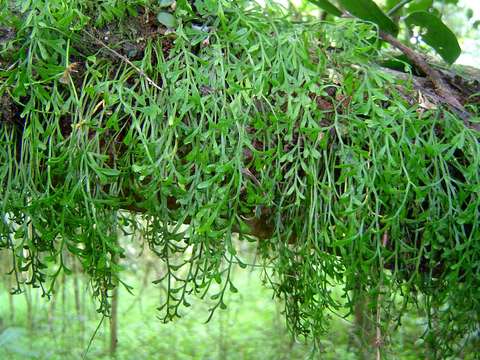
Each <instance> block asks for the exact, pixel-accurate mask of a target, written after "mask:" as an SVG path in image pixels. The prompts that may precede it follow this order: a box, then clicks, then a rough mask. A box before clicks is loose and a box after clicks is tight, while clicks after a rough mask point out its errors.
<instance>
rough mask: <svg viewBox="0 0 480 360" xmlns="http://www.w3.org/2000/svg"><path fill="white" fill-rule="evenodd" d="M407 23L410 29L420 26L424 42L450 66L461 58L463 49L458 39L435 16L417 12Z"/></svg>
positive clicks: (408, 18)
mask: <svg viewBox="0 0 480 360" xmlns="http://www.w3.org/2000/svg"><path fill="white" fill-rule="evenodd" d="M405 23H406V24H407V26H408V27H409V28H410V29H412V28H414V27H415V26H419V27H420V29H421V30H420V35H421V36H422V40H423V41H424V42H425V43H427V44H428V45H430V46H431V47H432V48H434V49H435V51H436V52H437V53H438V54H439V55H440V56H441V57H442V58H443V59H444V60H445V61H446V62H448V63H449V64H453V63H454V62H455V60H457V58H458V57H459V56H460V53H461V52H462V49H460V45H458V41H457V37H456V36H455V34H454V33H453V32H452V31H451V30H450V29H449V28H448V27H447V26H446V25H445V24H444V23H443V22H442V20H440V19H439V18H438V17H436V16H435V15H432V14H430V13H428V12H426V11H417V12H414V13H411V14H410V15H408V16H407V18H406V19H405Z"/></svg>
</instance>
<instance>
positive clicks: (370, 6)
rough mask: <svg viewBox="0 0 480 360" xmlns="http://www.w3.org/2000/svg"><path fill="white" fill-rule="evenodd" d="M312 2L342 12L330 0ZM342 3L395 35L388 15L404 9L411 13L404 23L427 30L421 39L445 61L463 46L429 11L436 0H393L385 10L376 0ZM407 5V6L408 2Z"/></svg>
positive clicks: (452, 58) (341, 0) (342, 0)
mask: <svg viewBox="0 0 480 360" xmlns="http://www.w3.org/2000/svg"><path fill="white" fill-rule="evenodd" d="M310 1H311V2H312V3H314V4H315V5H317V6H319V7H320V8H322V9H324V10H325V11H327V12H328V13H329V14H331V15H334V16H341V14H342V12H341V11H340V10H339V9H337V8H336V7H335V6H334V5H332V4H331V3H330V2H328V1H312V0H310ZM338 2H339V3H340V5H341V6H342V7H343V9H345V10H346V11H348V12H349V13H350V14H351V15H353V16H355V17H357V18H359V19H362V20H366V21H371V22H373V23H375V24H377V25H378V28H379V29H380V30H382V31H385V32H386V33H389V34H391V35H393V36H397V35H398V30H399V29H398V26H397V24H396V23H395V22H394V21H393V20H392V19H391V18H390V17H389V16H393V15H395V14H396V13H398V12H400V11H402V10H404V9H405V7H406V10H407V13H408V16H407V17H406V18H405V23H406V25H407V26H408V27H410V28H412V27H413V26H420V27H421V28H422V29H423V30H424V31H423V32H422V33H421V34H420V35H421V40H423V41H424V42H425V43H426V44H427V45H429V46H431V47H432V48H433V49H434V50H435V51H436V52H437V53H438V54H439V55H440V56H441V57H442V58H443V59H444V60H445V61H446V62H448V63H450V64H452V63H454V62H455V60H456V59H457V58H458V57H459V56H460V53H461V49H460V46H459V44H458V41H457V37H456V36H455V34H454V33H453V32H452V31H451V30H450V29H449V28H448V27H447V26H446V25H445V24H444V23H443V22H442V20H441V19H440V17H439V16H437V15H434V14H432V13H429V12H427V10H429V9H432V6H433V0H419V1H415V2H412V1H409V0H403V1H400V0H399V1H390V2H388V3H387V8H388V9H389V11H388V13H387V14H385V13H384V12H383V11H382V10H381V9H380V8H379V7H378V5H377V4H376V3H375V2H374V1H373V0H338ZM406 5H408V6H406Z"/></svg>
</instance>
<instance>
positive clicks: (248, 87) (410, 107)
mask: <svg viewBox="0 0 480 360" xmlns="http://www.w3.org/2000/svg"><path fill="white" fill-rule="evenodd" d="M22 4H23V7H11V8H10V11H9V12H8V10H7V14H8V15H9V17H11V18H13V19H14V20H12V24H13V26H14V27H15V34H16V35H15V37H14V39H11V40H9V41H7V42H5V43H2V44H0V46H1V48H0V56H1V61H2V64H7V67H3V66H4V65H2V70H1V71H0V98H1V99H2V101H4V102H6V103H8V102H12V104H10V105H11V106H10V108H11V109H12V112H14V109H17V110H18V113H17V114H13V115H8V114H7V113H6V112H5V113H4V112H2V113H1V114H2V115H1V116H2V122H1V126H0V181H1V186H0V216H1V221H0V248H3V249H6V250H8V251H9V252H10V254H11V257H12V259H14V261H13V268H12V269H11V272H12V274H13V276H17V279H19V276H18V275H19V274H20V273H22V272H28V274H29V275H30V279H29V280H28V281H27V283H28V284H29V285H32V286H34V287H41V289H42V291H43V294H44V295H45V296H48V295H50V294H51V292H52V290H53V289H54V286H55V282H56V281H57V279H58V276H59V275H60V274H62V273H67V274H68V273H69V272H70V269H69V268H68V265H67V264H66V263H65V262H64V253H66V252H68V253H70V254H71V255H72V256H74V257H76V258H77V259H78V260H79V262H80V263H81V265H82V267H83V270H84V272H85V273H86V274H88V275H89V276H90V279H91V287H92V291H93V295H94V296H95V297H96V298H97V299H98V304H99V307H98V311H100V312H102V313H104V314H107V315H108V314H109V309H110V297H111V291H112V289H113V288H115V287H116V286H118V285H119V283H121V282H122V277H121V271H122V268H121V266H120V263H119V259H121V258H122V257H123V256H124V254H125V246H121V245H120V244H119V243H118V235H119V234H121V233H124V234H133V235H135V236H141V238H142V239H143V240H144V241H145V243H146V244H148V246H149V247H150V249H151V250H152V251H153V252H154V253H155V254H156V255H157V256H158V258H159V260H161V261H162V262H164V263H165V264H166V271H165V273H164V274H162V276H161V277H160V278H159V279H158V281H157V282H159V283H162V284H164V285H165V286H166V288H167V294H166V297H165V298H164V299H162V302H163V303H162V304H161V306H160V307H159V310H160V311H161V317H162V319H163V320H165V321H168V320H172V319H175V318H177V317H179V316H180V315H181V313H180V309H181V308H182V307H183V306H189V304H190V302H189V301H190V298H191V297H192V296H193V295H196V296H199V297H201V298H204V297H207V296H208V297H210V298H211V300H214V303H213V305H212V306H211V308H210V310H211V314H213V312H214V311H215V310H216V309H217V308H225V307H226V303H225V294H226V292H227V291H229V290H231V291H233V292H234V291H235V286H234V284H233V281H232V279H231V278H230V276H231V269H232V266H233V265H232V264H235V263H240V265H241V266H245V264H243V262H242V259H241V258H239V257H238V255H237V250H236V248H235V246H234V245H233V241H232V239H233V238H234V237H235V236H236V235H234V234H236V233H238V237H239V238H240V240H241V241H251V240H255V239H252V236H251V234H249V233H251V232H252V230H254V229H252V226H251V223H252V222H251V221H252V219H253V220H261V219H263V220H265V224H264V227H266V229H263V235H264V236H262V239H261V240H259V241H258V246H259V252H260V256H261V257H262V259H263V261H264V264H265V265H266V266H271V267H273V275H272V277H271V278H269V286H271V287H272V288H273V290H274V293H275V296H276V297H277V298H279V299H281V300H282V301H283V302H284V304H285V315H286V318H287V324H288V327H289V329H290V330H291V331H292V332H293V333H295V334H297V335H303V336H313V337H318V336H319V335H321V334H324V333H325V331H326V330H327V329H328V328H327V326H328V321H329V317H330V315H329V312H328V310H331V311H333V312H336V311H341V310H343V311H345V312H353V310H354V308H355V306H356V304H358V299H359V298H365V297H368V298H370V299H372V306H371V307H369V310H368V311H369V312H370V314H369V315H371V316H372V317H375V315H378V314H380V313H381V315H378V316H380V319H381V321H380V323H379V324H378V326H379V327H381V328H382V330H389V329H391V328H392V326H393V324H394V323H395V322H396V321H400V319H401V316H402V313H403V310H404V308H405V306H407V305H410V304H412V303H413V304H417V305H418V307H419V308H421V309H423V311H425V313H426V314H427V315H428V318H429V324H428V328H427V330H426V339H427V340H428V341H430V342H431V343H432V344H435V346H438V349H441V350H442V351H445V352H447V351H454V350H457V349H458V347H459V346H460V344H461V340H462V338H463V336H464V335H465V334H466V333H469V332H471V331H472V330H473V329H475V327H476V326H478V316H479V310H480V307H479V304H478V299H479V298H480V284H479V281H480V280H479V277H478V272H479V271H480V269H479V266H480V265H479V264H480V244H479V243H478V241H477V240H478V238H479V237H480V229H479V226H478V221H477V219H478V218H479V209H480V199H479V197H478V192H479V189H480V185H479V184H480V182H479V179H480V174H479V170H478V169H479V165H480V164H479V161H480V156H479V155H480V147H479V143H478V140H479V139H478V134H477V133H475V132H473V131H472V130H470V129H467V128H465V126H464V125H463V123H462V122H461V121H459V119H457V118H456V117H455V116H453V115H452V114H450V113H448V112H447V111H445V110H443V109H441V108H431V107H430V108H429V109H425V107H421V106H419V105H416V104H411V103H410V102H409V101H408V99H405V96H403V95H402V93H401V92H399V91H398V89H399V87H400V88H401V89H405V90H406V91H407V92H408V91H413V89H412V84H411V83H410V82H400V81H397V80H395V79H393V78H392V77H391V76H390V75H388V74H386V73H382V72H381V71H380V70H379V69H378V67H377V66H376V65H372V62H371V60H375V59H376V58H377V55H378V54H377V49H378V46H377V45H378V43H377V34H376V32H375V29H374V28H373V26H372V25H371V24H367V23H362V22H354V21H351V20H348V19H341V20H339V21H338V22H336V23H335V24H328V23H325V24H323V23H318V22H312V23H300V24H292V23H290V22H288V21H287V20H286V19H285V18H284V17H283V16H282V14H281V13H277V12H276V11H275V10H274V9H270V10H269V12H266V11H263V10H262V9H261V8H260V7H258V6H255V5H250V4H249V5H248V6H247V4H246V3H243V2H240V3H231V2H223V1H219V2H214V1H210V2H206V3H204V4H203V7H201V6H200V9H201V12H202V15H203V18H204V20H205V21H206V24H205V25H208V26H207V28H208V31H204V30H203V29H198V26H192V24H191V23H189V22H188V17H186V16H185V18H181V21H179V25H178V26H177V28H176V29H175V37H174V40H172V37H171V35H168V34H167V35H158V36H156V37H151V38H150V39H148V40H147V41H146V42H145V48H144V49H142V52H141V56H140V57H139V58H138V59H135V60H132V61H133V62H132V61H130V60H129V62H126V61H124V60H123V59H118V56H117V57H116V58H114V59H112V58H111V57H109V56H107V55H106V53H107V54H108V55H111V52H112V51H110V52H109V51H107V50H105V49H103V48H98V47H97V48H95V47H93V50H92V47H91V46H90V47H89V46H88V44H87V45H85V43H86V42H89V43H91V42H92V39H91V37H87V36H86V33H90V32H93V28H94V27H95V26H97V24H98V21H99V20H98V19H107V18H108V16H110V15H106V14H109V12H108V11H107V10H105V9H106V8H105V7H104V6H100V7H97V6H96V5H95V4H94V3H93V2H91V3H90V2H87V3H83V2H78V3H76V2H71V1H66V0H55V1H40V0H38V1H35V2H31V3H30V2H22ZM105 4H111V6H113V7H114V5H113V4H114V3H112V2H106V3H105ZM129 6H130V5H129ZM132 6H133V5H132ZM154 8H155V9H156V8H157V5H155V7H154ZM98 9H100V13H99V12H98ZM130 10H131V11H138V9H137V8H136V7H135V6H133V7H132V8H130ZM181 11H184V12H186V10H181ZM128 14H130V11H122V12H119V13H118V14H115V19H114V20H113V21H114V23H115V24H117V25H118V24H120V25H119V26H120V27H119V28H121V26H122V23H123V25H124V23H125V22H126V21H128V20H129V19H128V17H127V15H128ZM177 15H178V13H177ZM106 16H107V17H106ZM178 16H180V15H178ZM102 21H103V20H102ZM109 26H110V27H112V26H113V25H112V24H109ZM127 28H128V27H127ZM109 29H110V28H109ZM131 32H132V31H131V29H129V30H128V31H125V32H124V33H123V34H122V35H123V36H122V39H123V38H124V37H125V38H126V39H128V36H129V34H131ZM137 40H139V39H138V38H136V39H133V41H137ZM333 45H334V46H335V47H336V48H337V49H338V51H336V52H332V51H330V48H331V47H332V46H333ZM13 50H14V51H13ZM72 64H80V65H79V66H80V68H79V69H76V70H75V71H78V73H75V71H72V67H71V65H72ZM132 65H134V66H132ZM147 77H148V78H147ZM152 84H154V85H155V86H153V85H152ZM325 104H327V105H325ZM127 210H132V211H137V212H141V214H134V213H133V212H128V211H127ZM183 224H189V226H184V225H183ZM330 284H338V285H339V286H341V287H342V291H343V294H342V296H343V297H344V299H345V300H342V301H339V300H338V299H337V298H336V297H335V296H333V294H332V293H331V291H330V287H329V285H330ZM21 285H22V284H17V287H16V289H14V290H15V291H20V290H21ZM210 288H215V289H216V290H217V291H216V292H215V293H214V294H210V293H208V290H209V289H210ZM400 294H401V296H402V300H403V303H401V304H399V302H398V301H397V299H398V297H399V296H400ZM374 312H378V314H374Z"/></svg>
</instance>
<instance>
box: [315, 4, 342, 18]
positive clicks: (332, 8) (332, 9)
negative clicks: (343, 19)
mask: <svg viewBox="0 0 480 360" xmlns="http://www.w3.org/2000/svg"><path fill="white" fill-rule="evenodd" d="M308 1H310V2H311V3H312V4H315V5H317V6H318V7H319V8H322V9H323V10H325V11H326V12H328V13H329V14H331V15H335V16H342V12H341V11H340V10H339V9H338V8H337V7H336V6H335V5H333V4H332V3H331V2H330V1H328V0H308Z"/></svg>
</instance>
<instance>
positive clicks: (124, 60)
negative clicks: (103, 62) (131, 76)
mask: <svg viewBox="0 0 480 360" xmlns="http://www.w3.org/2000/svg"><path fill="white" fill-rule="evenodd" d="M83 32H84V33H85V34H87V35H88V36H89V37H90V38H92V39H93V40H94V41H95V42H96V43H97V44H99V45H101V46H103V47H104V48H105V49H107V50H108V51H110V52H111V53H112V54H114V55H115V56H117V57H118V58H119V59H121V60H122V61H123V62H125V63H127V64H128V65H130V66H131V67H132V68H134V69H135V71H136V72H137V73H138V75H140V76H142V77H143V78H145V80H147V82H148V83H149V84H150V85H152V86H153V87H155V88H156V89H157V90H160V91H161V90H162V88H161V87H160V86H159V85H157V83H156V82H155V81H153V80H152V79H151V78H149V77H148V75H147V74H145V72H144V71H143V70H142V69H140V68H139V67H138V66H137V65H135V64H134V63H132V62H131V61H130V60H129V59H128V58H127V57H126V56H123V55H122V54H120V53H119V52H118V51H116V50H114V49H112V48H111V47H109V46H108V45H107V44H105V43H104V42H103V41H102V40H100V39H98V38H96V37H95V36H93V35H92V34H90V33H89V32H88V31H86V30H84V31H83Z"/></svg>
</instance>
